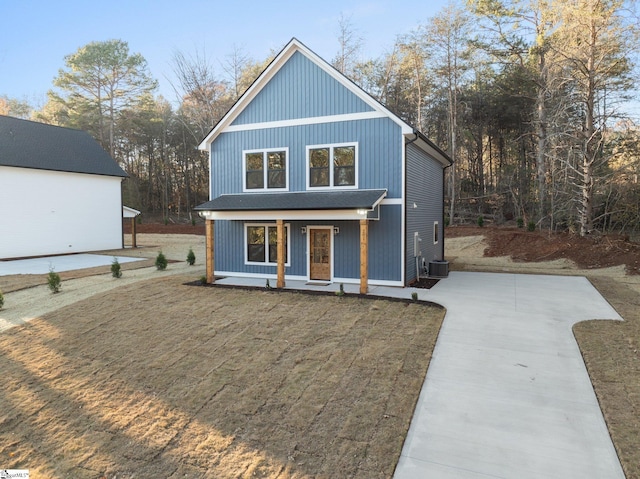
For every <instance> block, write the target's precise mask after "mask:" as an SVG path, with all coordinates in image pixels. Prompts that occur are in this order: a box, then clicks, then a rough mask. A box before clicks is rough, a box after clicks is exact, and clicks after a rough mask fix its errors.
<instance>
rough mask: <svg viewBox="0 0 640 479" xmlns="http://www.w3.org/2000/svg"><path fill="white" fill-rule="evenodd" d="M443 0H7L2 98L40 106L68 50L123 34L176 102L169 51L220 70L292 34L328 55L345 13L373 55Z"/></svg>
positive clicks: (0, 53) (276, 46)
mask: <svg viewBox="0 0 640 479" xmlns="http://www.w3.org/2000/svg"><path fill="white" fill-rule="evenodd" d="M446 2H447V0H421V1H420V0H418V1H415V0H414V1H412V0H361V1H358V0H320V1H314V2H309V1H305V0H298V1H284V0H281V1H265V0H256V1H243V0H235V1H234V0H227V1H220V0H210V1H204V0H109V1H105V0H92V1H87V0H0V19H1V27H0V95H4V96H8V97H9V98H15V99H18V100H23V101H27V102H29V103H30V104H32V106H35V107H36V108H40V107H41V106H43V105H44V103H45V102H46V93H47V91H48V90H50V89H52V88H53V79H54V78H55V77H56V76H57V75H58V71H59V70H60V69H61V68H64V67H65V63H64V57H65V56H66V55H69V54H72V53H74V52H76V51H77V50H78V48H80V47H82V46H84V45H86V44H88V43H90V42H93V41H105V40H111V39H119V40H124V41H126V42H127V43H128V44H129V49H130V52H131V53H140V54H141V55H142V56H143V57H144V58H145V59H146V60H147V64H148V67H149V70H150V73H151V75H152V76H153V77H154V78H155V79H156V80H158V82H159V85H160V86H159V90H158V92H157V93H158V94H162V95H163V96H164V97H165V98H167V99H168V100H169V101H172V102H175V101H176V100H177V97H176V94H175V92H174V90H173V88H172V86H171V83H172V82H173V83H174V84H175V83H176V82H175V78H174V77H173V73H172V57H173V55H174V54H175V53H176V52H178V51H179V52H182V53H183V54H185V55H186V56H195V55H196V54H198V55H200V56H204V57H205V58H206V59H207V61H208V62H209V64H210V65H211V66H212V67H213V68H214V70H215V71H216V73H217V74H218V75H219V76H220V77H223V76H224V71H223V68H222V64H223V63H224V61H225V59H226V58H227V56H228V55H229V54H230V53H231V52H232V51H233V50H234V48H235V47H237V48H240V49H242V50H243V51H244V52H245V53H246V54H247V55H248V56H249V57H250V58H252V59H253V60H256V61H262V60H264V59H265V58H266V57H268V56H269V54H270V52H271V51H272V50H275V51H276V52H277V51H279V50H280V49H281V48H282V47H283V46H284V45H285V44H286V43H287V42H288V41H289V40H291V38H292V37H296V38H298V40H300V41H301V42H302V43H304V44H305V45H306V46H307V47H309V48H310V49H311V50H313V51H314V52H315V53H317V54H318V55H320V56H321V57H323V58H324V59H325V60H327V61H331V60H332V59H333V57H334V56H335V55H336V53H337V51H338V48H339V44H338V40H337V38H338V22H339V19H340V17H341V15H342V16H344V17H345V18H348V19H349V21H350V23H351V25H352V27H353V28H354V30H355V33H356V34H357V35H358V36H359V37H361V39H362V56H363V57H364V58H376V57H379V56H381V55H383V54H384V53H385V52H386V51H389V50H390V49H391V48H392V46H393V43H394V41H395V39H396V37H397V36H398V35H401V34H404V33H408V32H410V31H411V30H413V29H414V28H416V27H417V26H418V25H420V24H423V23H425V22H426V21H427V20H428V19H429V18H430V17H433V16H434V15H435V14H437V13H438V11H439V10H440V9H441V8H442V7H443V6H444V5H445V4H446Z"/></svg>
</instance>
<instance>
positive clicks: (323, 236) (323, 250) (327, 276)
mask: <svg viewBox="0 0 640 479" xmlns="http://www.w3.org/2000/svg"><path fill="white" fill-rule="evenodd" d="M309 231H310V233H309V243H310V245H309V247H310V253H311V257H310V261H309V279H312V280H321V281H331V230H330V229H326V228H323V229H320V228H318V229H315V228H314V229H310V230H309Z"/></svg>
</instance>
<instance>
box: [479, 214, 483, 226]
mask: <svg viewBox="0 0 640 479" xmlns="http://www.w3.org/2000/svg"><path fill="white" fill-rule="evenodd" d="M478 226H479V227H480V228H482V227H483V226H484V218H483V217H482V216H478Z"/></svg>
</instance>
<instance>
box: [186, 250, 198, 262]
mask: <svg viewBox="0 0 640 479" xmlns="http://www.w3.org/2000/svg"><path fill="white" fill-rule="evenodd" d="M195 262H196V255H195V253H194V252H193V249H192V248H189V253H187V263H189V266H193V265H194V264H195Z"/></svg>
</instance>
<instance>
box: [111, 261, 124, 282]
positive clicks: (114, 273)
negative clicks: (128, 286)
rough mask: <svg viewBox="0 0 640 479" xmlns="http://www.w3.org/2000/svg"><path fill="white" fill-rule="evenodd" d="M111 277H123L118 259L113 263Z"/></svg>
mask: <svg viewBox="0 0 640 479" xmlns="http://www.w3.org/2000/svg"><path fill="white" fill-rule="evenodd" d="M111 276H113V277H114V278H121V277H122V267H121V266H120V263H119V262H118V258H113V262H112V263H111Z"/></svg>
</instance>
